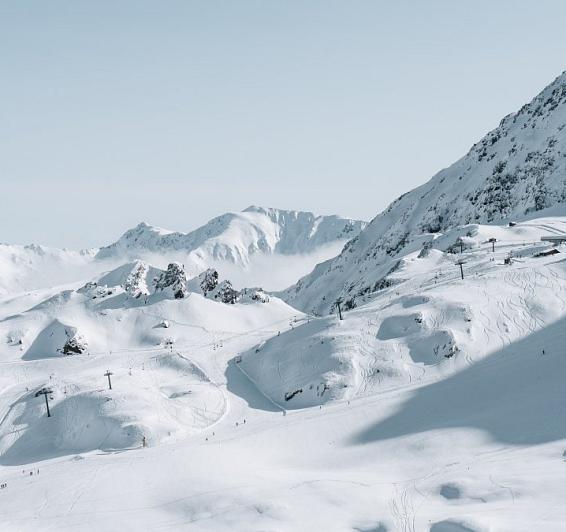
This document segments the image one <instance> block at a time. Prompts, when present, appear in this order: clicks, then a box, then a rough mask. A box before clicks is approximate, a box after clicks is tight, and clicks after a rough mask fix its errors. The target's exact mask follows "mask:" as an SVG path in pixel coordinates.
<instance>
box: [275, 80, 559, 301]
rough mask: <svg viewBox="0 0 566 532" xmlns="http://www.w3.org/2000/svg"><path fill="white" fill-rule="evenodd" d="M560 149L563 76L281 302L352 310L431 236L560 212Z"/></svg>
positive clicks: (398, 201)
mask: <svg viewBox="0 0 566 532" xmlns="http://www.w3.org/2000/svg"><path fill="white" fill-rule="evenodd" d="M565 146H566V72H564V73H562V74H561V75H560V76H558V77H557V78H556V79H555V80H554V81H553V82H552V83H551V84H550V85H548V86H547V87H546V88H545V89H544V90H542V91H541V92H540V93H539V94H538V95H537V96H535V97H534V98H533V99H532V100H531V101H530V102H529V103H527V104H525V105H524V106H523V107H521V109H519V110H518V111H517V112H515V113H512V114H510V115H508V116H506V117H505V118H503V120H501V122H500V124H499V126H498V127H497V128H495V129H494V130H492V131H490V132H489V133H487V135H485V136H484V137H483V138H482V139H481V140H480V141H479V142H477V143H476V144H474V145H473V146H472V148H471V149H470V150H469V152H468V153H467V154H466V155H465V156H464V157H462V158H461V159H460V160H458V161H456V162H455V163H454V164H452V165H451V166H449V167H448V168H445V169H444V170H441V171H440V172H438V173H437V174H436V175H435V176H433V177H432V179H430V181H428V182H427V183H425V184H423V185H421V186H420V187H418V188H416V189H414V190H412V191H410V192H408V193H406V194H403V195H402V196H400V197H399V198H397V199H396V200H395V201H394V202H392V203H391V204H390V205H389V206H388V207H387V208H386V209H385V210H384V211H383V212H382V213H381V214H379V215H378V216H376V217H375V218H374V219H373V220H372V222H371V223H370V224H369V226H368V227H367V228H366V229H365V230H364V231H362V232H361V233H360V234H359V236H358V237H357V238H355V239H353V240H352V241H350V242H349V243H348V245H347V246H346V247H345V248H344V250H343V251H342V254H341V255H339V256H337V257H336V258H334V259H332V260H331V261H329V262H328V263H326V264H321V265H319V267H317V268H316V270H315V271H313V272H312V273H311V274H309V275H308V276H307V277H305V278H303V279H301V280H300V281H299V282H298V283H297V285H296V286H295V287H291V288H290V289H289V291H288V292H287V294H286V296H285V297H286V299H287V301H288V302H289V303H291V304H293V305H294V306H297V307H298V308H301V309H306V308H308V309H309V310H315V311H317V312H328V311H329V310H330V309H331V306H332V304H333V302H334V301H335V300H336V298H337V297H342V298H343V299H344V301H345V302H346V303H347V304H348V305H349V306H356V301H357V300H358V299H363V298H364V297H366V296H368V295H369V294H372V293H373V292H377V291H378V290H381V289H382V288H383V287H384V286H387V282H386V277H387V272H388V271H389V270H390V269H391V268H395V264H396V263H397V262H398V260H399V259H398V257H400V256H402V255H403V254H406V253H408V252H409V251H410V250H415V249H417V250H418V249H419V247H420V246H422V244H423V242H425V241H427V240H431V238H433V236H432V234H439V233H443V232H446V231H450V230H451V229H452V228H454V227H457V226H465V225H468V224H477V223H480V224H493V223H498V222H499V223H500V222H503V223H504V222H505V221H509V220H521V219H525V218H527V217H533V216H535V215H536V216H540V212H541V211H544V210H545V209H549V208H551V207H552V208H554V207H556V206H559V205H566V149H565ZM535 213H536V214H535ZM427 235H429V236H427Z"/></svg>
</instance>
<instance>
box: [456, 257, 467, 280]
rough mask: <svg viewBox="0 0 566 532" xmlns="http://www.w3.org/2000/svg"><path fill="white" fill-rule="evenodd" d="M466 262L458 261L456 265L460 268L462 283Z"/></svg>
mask: <svg viewBox="0 0 566 532" xmlns="http://www.w3.org/2000/svg"><path fill="white" fill-rule="evenodd" d="M465 263H466V261H465V260H464V259H458V260H457V261H456V265H457V266H460V276H461V277H462V281H463V280H464V264H465Z"/></svg>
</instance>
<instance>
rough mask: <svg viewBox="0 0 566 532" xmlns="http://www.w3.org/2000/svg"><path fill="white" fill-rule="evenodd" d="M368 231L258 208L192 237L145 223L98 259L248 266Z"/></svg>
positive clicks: (345, 222)
mask: <svg viewBox="0 0 566 532" xmlns="http://www.w3.org/2000/svg"><path fill="white" fill-rule="evenodd" d="M366 225H367V224H366V223H365V222H362V221H359V220H349V219H345V218H341V217H339V216H316V215H314V214H312V213H310V212H300V211H285V210H278V209H265V208H262V207H254V206H252V207H248V208H247V209H246V210H244V211H243V212H238V213H227V214H223V215H222V216H219V217H217V218H214V219H212V220H211V221H210V222H208V223H207V224H206V225H204V226H202V227H200V228H199V229H196V230H195V231H192V232H190V233H179V232H172V231H167V230H164V229H159V228H156V227H152V226H149V225H147V224H145V223H141V224H139V225H138V226H137V227H134V228H133V229H130V230H129V231H126V233H124V235H123V236H122V237H121V238H120V239H119V240H118V241H117V242H115V243H114V244H111V245H110V246H107V247H104V248H101V249H100V251H99V252H98V254H97V258H99V259H103V258H117V257H120V258H122V257H127V258H139V257H140V256H144V254H147V253H167V252H182V253H185V254H189V255H190V256H191V258H193V259H194V261H195V262H196V263H199V262H200V263H202V264H206V262H207V261H209V260H215V261H228V262H231V263H234V264H238V265H247V264H248V263H249V261H250V258H251V257H252V255H255V254H262V253H263V254H274V253H279V254H283V255H293V254H305V253H310V252H312V251H314V250H316V249H317V248H320V247H321V246H324V245H327V244H334V243H336V242H339V241H342V242H344V243H345V242H346V241H347V240H349V239H351V238H353V237H354V236H356V235H357V234H358V233H359V232H360V231H361V230H362V229H363V228H364V227H365V226H366Z"/></svg>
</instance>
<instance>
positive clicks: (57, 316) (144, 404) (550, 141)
mask: <svg viewBox="0 0 566 532" xmlns="http://www.w3.org/2000/svg"><path fill="white" fill-rule="evenodd" d="M565 142H566V73H564V74H562V75H561V76H559V77H558V78H557V79H556V80H555V81H554V82H552V83H551V84H550V85H549V86H548V87H547V88H546V89H544V90H543V91H542V92H541V93H540V94H539V95H538V96H536V97H535V98H534V99H533V100H532V101H531V102H530V103H528V104H527V105H525V106H524V107H523V108H521V109H520V110H519V111H518V112H517V113H514V114H512V115H509V116H507V117H505V118H504V119H503V120H502V121H501V123H500V125H499V126H498V127H497V128H496V129H495V130H493V131H491V132H490V133H488V135H486V136H485V137H484V138H483V139H482V140H481V141H480V142H478V143H477V144H476V145H474V146H473V147H472V149H471V150H470V151H469V153H468V154H467V155H466V156H464V157H463V158H462V159H460V160H459V161H457V162H456V163H455V164H453V165H452V166H450V167H448V168H446V169H445V170H442V171H441V172H440V173H438V174H437V175H436V176H434V177H433V178H432V179H431V180H430V181H429V182H428V183H426V184H424V185H422V186H421V187H418V188H417V189H415V190H413V191H411V192H409V193H407V194H405V195H403V196H402V197H400V198H399V199H398V200H396V201H395V202H393V203H392V204H391V205H390V206H389V207H388V208H387V209H386V210H385V211H384V212H383V213H381V214H379V215H378V216H376V218H374V220H373V221H372V222H371V223H370V224H369V225H367V227H366V224H365V223H364V222H360V221H356V220H347V219H343V218H339V217H337V216H327V217H317V216H314V215H313V214H311V213H303V212H297V211H279V210H277V209H262V208H259V207H251V208H248V209H246V210H245V211H244V212H242V213H228V214H226V215H223V216H220V217H218V218H216V219H214V220H212V221H211V222H209V223H208V224H206V225H205V226H203V227H202V228H199V229H197V230H195V231H193V232H191V233H174V232H170V231H165V230H161V229H158V228H155V227H151V226H148V225H146V224H140V225H139V226H137V227H136V228H134V229H132V230H130V231H128V232H126V233H125V234H124V235H123V237H122V238H120V239H119V240H118V241H117V242H116V243H115V244H112V245H110V246H107V247H105V248H101V249H100V250H91V251H85V252H77V253H74V252H67V251H58V250H47V249H46V248H41V247H37V246H27V247H23V246H0V531H8V532H12V531H18V532H20V531H22V532H27V531H34V532H35V531H38V530H52V531H60V530H73V531H75V530H77V531H97V532H98V531H106V530H109V531H114V530H116V531H136V532H139V531H140V530H151V531H154V530H155V531H159V530H172V531H177V530H179V531H180V530H191V531H192V530H194V531H214V532H217V531H219V532H222V531H234V530H237V531H245V532H251V531H256V532H259V531H262V532H265V531H278V532H279V531H324V532H334V531H336V532H338V531H340V532H342V531H357V532H389V531H395V532H397V531H401V532H413V531H419V532H420V531H431V532H487V531H489V532H494V531H504V532H507V531H513V532H517V531H524V532H532V531H537V532H538V531H550V532H557V531H562V530H566V505H565V504H564V497H565V496H566V484H565V482H564V477H565V474H566V356H565V355H566V351H565V346H566V245H565V244H563V243H562V242H561V241H557V242H549V241H541V239H542V238H543V237H551V236H554V237H558V238H559V239H560V238H566V236H565V235H566V177H565V176H566V163H565V161H566V151H565V150H564V146H565ZM346 241H347V242H346ZM344 243H345V245H344V247H343V248H342V245H343V244H344ZM340 249H341V252H340V254H339V255H338V256H336V257H334V258H333V256H334V255H335V254H336V253H338V251H339V250H340ZM318 260H323V261H324V262H321V263H319V264H317V265H316V266H315V263H316V262H317V261H318ZM313 267H314V269H312V268H313ZM311 269H312V271H311V272H310V273H309V274H308V275H306V276H304V277H302V278H301V279H299V280H298V281H297V278H298V277H299V276H300V275H303V274H305V273H307V272H308V271H309V270H311ZM462 277H463V278H462ZM259 281H261V282H259ZM264 281H265V283H264ZM286 283H289V284H290V286H288V287H287V288H286V289H285V290H282V289H283V288H284V285H285V284H286ZM293 283H294V284H293ZM260 284H261V285H263V289H262V288H259V287H258V285H260ZM264 289H265V290H264ZM266 290H271V291H273V290H282V291H281V292H277V293H273V292H272V293H269V292H267V291H266ZM339 301H341V303H340V304H341V307H340V308H341V310H342V312H343V319H339V314H338V313H339V305H338V302H339ZM297 309H300V310H297ZM301 311H302V312H301ZM315 314H316V315H315ZM110 383H111V384H112V388H111V389H110ZM47 406H49V408H50V410H49V414H51V415H48V412H47Z"/></svg>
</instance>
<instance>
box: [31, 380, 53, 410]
mask: <svg viewBox="0 0 566 532" xmlns="http://www.w3.org/2000/svg"><path fill="white" fill-rule="evenodd" d="M52 393H53V390H52V389H51V388H45V387H43V388H41V390H38V391H37V392H35V397H39V396H40V395H44V396H45V406H46V408H47V417H51V412H50V411H49V399H48V398H47V396H48V395H49V394H52Z"/></svg>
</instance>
